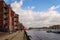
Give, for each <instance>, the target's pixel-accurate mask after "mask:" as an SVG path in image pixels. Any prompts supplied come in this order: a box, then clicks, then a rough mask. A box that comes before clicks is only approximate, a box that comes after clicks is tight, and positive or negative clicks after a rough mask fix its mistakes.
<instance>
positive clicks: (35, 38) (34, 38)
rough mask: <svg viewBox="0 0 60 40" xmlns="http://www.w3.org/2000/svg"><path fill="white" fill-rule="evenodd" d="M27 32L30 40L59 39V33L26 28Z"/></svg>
mask: <svg viewBox="0 0 60 40" xmlns="http://www.w3.org/2000/svg"><path fill="white" fill-rule="evenodd" d="M27 34H28V35H29V37H30V39H31V40H60V34H56V33H47V32H46V31H40V30H28V31H27Z"/></svg>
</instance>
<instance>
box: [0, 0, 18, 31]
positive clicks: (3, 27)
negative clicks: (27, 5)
mask: <svg viewBox="0 0 60 40" xmlns="http://www.w3.org/2000/svg"><path fill="white" fill-rule="evenodd" d="M15 19H16V20H15ZM18 22H19V16H18V14H15V12H14V11H13V10H12V9H11V7H10V6H9V5H7V4H5V2H4V1H3V0H0V31H4V32H13V31H14V30H16V29H18ZM15 23H16V24H15ZM15 27H17V28H16V29H15Z"/></svg>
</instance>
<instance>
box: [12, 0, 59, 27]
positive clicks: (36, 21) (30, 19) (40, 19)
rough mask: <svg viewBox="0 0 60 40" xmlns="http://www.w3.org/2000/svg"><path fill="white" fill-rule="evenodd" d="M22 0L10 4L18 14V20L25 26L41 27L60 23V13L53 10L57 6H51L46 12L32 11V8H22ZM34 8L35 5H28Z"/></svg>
mask: <svg viewBox="0 0 60 40" xmlns="http://www.w3.org/2000/svg"><path fill="white" fill-rule="evenodd" d="M22 5H23V0H21V1H20V2H14V3H12V4H11V7H12V9H13V10H14V11H15V12H16V13H17V14H19V15H20V16H19V17H20V22H22V23H23V24H24V26H26V27H42V26H49V25H54V24H60V18H59V17H60V14H59V13H58V12H57V11H55V9H57V8H59V6H52V7H51V8H49V9H48V10H47V11H46V12H33V11H32V10H23V9H22V8H21V6H22ZM28 8H32V9H34V8H35V7H34V6H32V7H28Z"/></svg>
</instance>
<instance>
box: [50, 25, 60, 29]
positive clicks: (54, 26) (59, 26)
mask: <svg viewBox="0 0 60 40" xmlns="http://www.w3.org/2000/svg"><path fill="white" fill-rule="evenodd" d="M49 28H50V29H60V25H53V26H50V27H49Z"/></svg>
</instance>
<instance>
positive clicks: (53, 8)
mask: <svg viewBox="0 0 60 40" xmlns="http://www.w3.org/2000/svg"><path fill="white" fill-rule="evenodd" d="M59 7H60V6H52V7H51V8H50V9H49V10H55V9H57V8H59Z"/></svg>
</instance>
